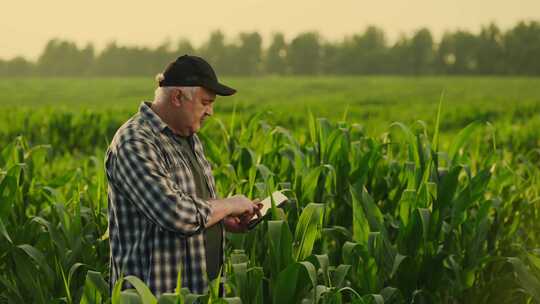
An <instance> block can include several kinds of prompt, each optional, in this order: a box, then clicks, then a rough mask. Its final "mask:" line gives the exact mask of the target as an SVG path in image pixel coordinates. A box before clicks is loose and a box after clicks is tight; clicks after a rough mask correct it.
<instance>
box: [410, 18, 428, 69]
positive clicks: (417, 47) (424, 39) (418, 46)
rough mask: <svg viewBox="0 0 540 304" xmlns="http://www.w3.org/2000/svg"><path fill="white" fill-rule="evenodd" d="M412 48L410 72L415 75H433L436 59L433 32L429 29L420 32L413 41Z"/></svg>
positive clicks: (414, 36)
mask: <svg viewBox="0 0 540 304" xmlns="http://www.w3.org/2000/svg"><path fill="white" fill-rule="evenodd" d="M410 48H411V49H410V51H409V52H408V54H409V55H410V56H411V58H410V60H409V62H410V63H411V70H410V72H412V73H413V74H415V75H420V74H431V73H432V72H433V68H434V67H433V64H434V59H435V54H434V51H433V37H432V36H431V32H430V31H429V30H428V29H427V28H423V29H420V30H418V31H417V32H416V33H415V34H414V35H413V37H412V39H411V43H410Z"/></svg>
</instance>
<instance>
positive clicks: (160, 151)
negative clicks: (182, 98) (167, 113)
mask: <svg viewBox="0 0 540 304" xmlns="http://www.w3.org/2000/svg"><path fill="white" fill-rule="evenodd" d="M175 136H176V135H174V134H173V133H172V131H171V129H170V128H168V127H167V125H166V124H165V123H164V122H163V121H162V120H161V119H160V118H159V116H157V115H156V114H155V113H154V112H153V111H152V109H151V108H150V107H149V104H147V103H142V104H141V106H140V108H139V113H137V114H136V115H134V116H133V117H132V118H131V119H129V120H128V121H127V122H126V123H125V124H124V125H123V126H122V127H120V129H118V131H117V132H116V134H115V136H114V138H113V140H112V142H111V144H110V146H109V149H108V150H107V155H106V158H105V167H106V171H107V178H108V181H109V186H108V201H109V236H110V246H111V259H110V284H111V286H114V284H115V282H116V280H118V279H119V277H120V276H122V275H124V276H127V275H134V276H137V277H139V278H140V279H141V280H143V281H144V282H145V283H146V284H147V285H148V286H149V288H150V290H151V291H152V292H153V293H154V294H156V295H159V294H161V293H164V292H173V291H174V289H175V288H176V282H177V276H178V271H179V268H181V271H182V286H183V287H188V288H189V289H190V290H191V292H194V293H204V292H206V291H207V287H208V279H207V272H206V252H205V239H204V233H203V231H204V227H205V224H206V223H207V221H208V219H209V217H210V211H211V210H210V205H209V203H208V201H205V200H202V199H200V198H198V197H196V194H195V193H196V192H195V183H194V179H193V175H192V172H191V169H190V167H189V163H188V161H187V159H186V157H185V156H184V155H182V153H181V149H180V144H179V143H177V142H176V141H175V139H174V137H175ZM193 138H194V150H195V155H196V157H197V160H198V161H199V162H200V164H201V167H202V168H203V171H204V177H205V180H206V182H207V184H208V188H209V190H210V194H211V197H212V198H216V190H215V183H214V178H213V176H212V169H211V167H210V163H209V162H208V161H207V160H206V158H205V156H204V151H203V146H202V144H201V142H200V140H199V138H198V137H197V136H196V135H194V136H193ZM224 234H225V233H224V232H223V237H222V239H223V240H224V239H225V235H224ZM222 246H223V249H224V246H225V245H224V242H222ZM223 252H224V250H222V254H223ZM222 260H224V256H222ZM111 290H112V288H111Z"/></svg>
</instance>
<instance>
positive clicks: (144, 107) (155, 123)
mask: <svg viewBox="0 0 540 304" xmlns="http://www.w3.org/2000/svg"><path fill="white" fill-rule="evenodd" d="M139 113H140V114H141V117H142V118H143V119H144V120H146V121H147V122H148V124H150V127H151V128H152V129H153V130H154V131H155V132H156V133H160V132H162V131H163V130H165V129H167V128H168V126H167V124H166V123H165V122H164V121H163V120H161V118H160V117H159V116H158V115H157V114H156V112H154V111H153V110H152V108H150V102H148V101H144V102H142V103H141V106H140V107H139Z"/></svg>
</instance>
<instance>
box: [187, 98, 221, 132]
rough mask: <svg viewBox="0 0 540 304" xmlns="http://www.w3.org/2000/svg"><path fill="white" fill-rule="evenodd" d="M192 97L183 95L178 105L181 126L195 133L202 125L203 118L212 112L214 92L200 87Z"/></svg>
mask: <svg viewBox="0 0 540 304" xmlns="http://www.w3.org/2000/svg"><path fill="white" fill-rule="evenodd" d="M193 95H194V96H193V99H191V100H188V99H187V98H188V97H189V96H184V97H183V98H182V101H181V106H180V113H181V114H180V115H179V116H180V117H179V118H180V119H181V121H180V122H179V123H181V124H182V125H183V127H184V128H185V129H186V130H188V131H189V133H190V134H193V133H196V132H197V131H199V129H200V128H201V127H202V124H203V122H204V120H205V119H206V118H207V117H208V116H211V115H212V114H213V113H214V109H213V106H214V101H215V99H216V94H214V93H212V92H210V91H209V90H207V89H205V88H203V87H201V88H200V89H198V90H196V91H195V94H193Z"/></svg>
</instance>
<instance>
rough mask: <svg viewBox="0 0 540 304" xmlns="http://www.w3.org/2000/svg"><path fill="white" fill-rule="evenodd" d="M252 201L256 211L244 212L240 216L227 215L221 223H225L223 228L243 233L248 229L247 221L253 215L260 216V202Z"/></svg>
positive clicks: (249, 220)
mask: <svg viewBox="0 0 540 304" xmlns="http://www.w3.org/2000/svg"><path fill="white" fill-rule="evenodd" d="M254 203H255V204H256V205H257V211H256V213H244V214H242V215H240V216H233V215H230V216H227V217H225V218H224V219H223V224H224V225H225V229H226V230H227V231H229V232H234V233H243V232H246V231H248V230H249V229H248V225H249V222H251V220H252V219H253V217H254V216H255V215H257V216H261V214H260V213H259V210H260V209H261V208H262V204H260V203H259V200H256V201H254Z"/></svg>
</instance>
